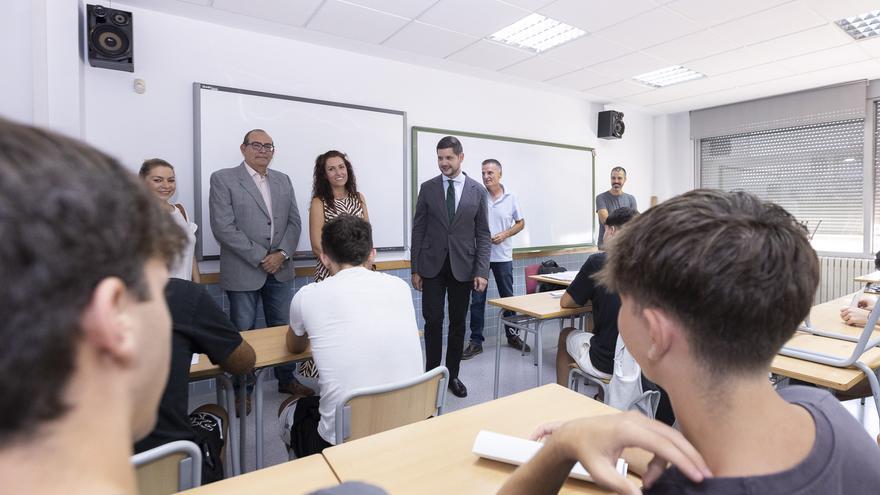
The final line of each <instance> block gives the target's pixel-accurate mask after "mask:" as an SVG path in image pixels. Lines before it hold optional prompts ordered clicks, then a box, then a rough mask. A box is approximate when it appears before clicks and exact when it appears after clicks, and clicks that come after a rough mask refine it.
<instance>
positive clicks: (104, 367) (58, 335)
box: [0, 119, 186, 495]
mask: <svg viewBox="0 0 880 495" xmlns="http://www.w3.org/2000/svg"><path fill="white" fill-rule="evenodd" d="M0 239H3V241H2V242H0V281H2V283H0V301H2V304H3V311H2V318H0V342H2V345H0V479H2V480H3V481H2V483H3V488H2V489H0V491H2V492H3V493H22V494H25V493H27V494H31V493H34V494H36V493H39V494H58V493H70V494H86V493H87V494H95V495H102V494H108V495H109V494H114V495H118V494H134V493H135V492H136V491H137V486H136V482H135V474H134V469H133V468H132V465H131V463H130V460H129V458H130V456H131V452H132V448H131V446H132V443H133V442H134V441H135V440H138V439H140V438H142V437H143V436H144V435H146V434H147V433H148V432H149V431H150V430H151V429H152V428H153V425H154V424H155V422H156V406H157V405H158V404H159V397H161V395H162V387H163V386H164V385H165V378H166V376H167V373H168V355H169V351H170V349H171V320H170V318H169V317H168V309H167V307H166V306H165V298H164V297H163V293H162V292H163V289H164V287H165V283H166V282H167V280H168V266H169V265H171V264H173V263H174V261H175V259H176V258H177V256H179V253H181V252H182V251H183V249H184V247H185V246H186V236H185V234H184V232H183V230H182V229H181V228H180V227H178V226H177V225H176V224H175V223H174V219H172V218H171V215H168V213H167V212H165V211H163V210H162V209H161V208H160V206H159V205H158V204H157V202H156V201H155V199H154V198H153V197H151V196H150V194H149V192H148V191H147V189H146V188H145V187H144V186H143V184H141V183H140V182H139V181H138V179H137V178H135V176H134V175H133V174H131V173H129V172H127V171H126V170H125V169H124V168H123V167H122V165H120V164H119V163H118V162H117V161H116V160H115V159H113V158H110V157H109V156H107V155H105V154H104V153H101V152H99V151H97V150H95V149H94V148H92V147H90V146H88V145H86V144H83V143H80V142H77V141H74V140H72V139H69V138H66V137H62V136H60V135H58V134H54V133H52V132H48V131H44V130H39V129H36V128H33V127H27V126H23V125H19V124H14V123H12V122H9V121H6V120H3V119H0Z"/></svg>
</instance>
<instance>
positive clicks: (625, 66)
mask: <svg viewBox="0 0 880 495" xmlns="http://www.w3.org/2000/svg"><path fill="white" fill-rule="evenodd" d="M670 65H672V64H670V63H669V61H668V60H663V59H660V58H657V57H652V56H651V55H648V54H645V53H642V52H636V53H630V54H629V55H624V56H622V57H617V58H615V59H611V60H608V61H606V62H602V63H600V64H596V65H591V66H590V69H592V70H594V71H596V72H601V73H603V74H608V75H609V76H614V77H616V78H617V79H630V78H632V77H633V76H637V75H639V74H644V73H646V72H652V71H655V70H657V69H662V68H664V67H668V66H670Z"/></svg>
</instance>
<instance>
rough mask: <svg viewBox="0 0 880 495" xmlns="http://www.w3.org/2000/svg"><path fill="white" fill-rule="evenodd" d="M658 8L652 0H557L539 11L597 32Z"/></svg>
mask: <svg viewBox="0 0 880 495" xmlns="http://www.w3.org/2000/svg"><path fill="white" fill-rule="evenodd" d="M655 8H657V5H656V4H654V3H653V2H651V1H650V0H626V1H623V2H615V3H614V6H613V7H609V4H608V2H607V1H605V0H557V1H555V2H553V3H551V4H550V5H548V6H546V7H544V8H542V9H540V10H539V11H538V12H539V13H540V14H543V15H545V16H547V17H552V18H554V19H556V20H558V21H562V22H564V23H566V24H571V25H572V26H577V27H579V28H581V29H585V30H587V31H588V32H595V31H598V30H600V29H602V28H606V27H608V26H611V25H613V24H617V23H618V22H621V21H623V20H625V19H628V18H630V17H633V16H636V15H639V14H641V13H642V12H647V11H649V10H651V9H655Z"/></svg>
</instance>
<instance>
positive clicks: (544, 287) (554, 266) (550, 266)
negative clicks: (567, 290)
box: [538, 260, 568, 292]
mask: <svg viewBox="0 0 880 495" xmlns="http://www.w3.org/2000/svg"><path fill="white" fill-rule="evenodd" d="M565 271H568V270H566V269H565V268H564V267H561V266H559V264H558V263H556V261H555V260H545V261H542V262H541V266H540V267H538V275H547V274H550V273H561V272H565ZM554 290H559V286H558V285H554V284H545V283H544V282H541V283H540V284H538V292H550V291H554Z"/></svg>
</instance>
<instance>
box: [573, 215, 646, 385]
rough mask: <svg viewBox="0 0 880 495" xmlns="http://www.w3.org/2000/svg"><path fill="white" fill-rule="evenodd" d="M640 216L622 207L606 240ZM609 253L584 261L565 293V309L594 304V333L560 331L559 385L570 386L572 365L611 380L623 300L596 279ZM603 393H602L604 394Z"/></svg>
mask: <svg viewBox="0 0 880 495" xmlns="http://www.w3.org/2000/svg"><path fill="white" fill-rule="evenodd" d="M636 215H638V212H637V211H635V210H633V209H632V208H627V207H623V208H618V209H616V210H614V211H613V212H612V213H611V214H610V215H608V218H607V219H606V220H605V240H606V242H608V241H610V240H611V239H613V238H614V236H615V235H617V233H618V232H620V230H621V228H622V227H623V224H625V223H626V222H629V221H630V219H632V218H633V217H635V216H636ZM607 258H608V254H607V253H605V252H598V253H596V254H594V255H592V256H590V257H589V258H587V261H586V262H584V264H583V266H581V269H580V271H579V272H578V274H577V276H576V277H575V278H574V280H573V281H572V282H571V285H569V286H568V288H567V289H566V290H565V293H564V294H563V295H562V298H561V299H560V300H559V305H560V306H561V307H563V308H579V307H581V306H583V305H585V304H587V303H588V302H592V304H593V331H592V332H587V331H584V330H577V329H575V328H566V329H563V330H562V331H561V332H559V344H558V346H557V350H556V383H558V384H560V385H562V386H563V387H565V386H568V372H569V365H570V364H571V363H577V365H578V366H579V367H580V368H581V369H582V370H584V371H586V372H587V373H589V374H591V375H593V376H596V377H599V378H608V379H610V378H611V374H612V372H613V371H614V346H615V345H616V344H617V312H618V311H619V310H620V297H618V296H617V294H615V293H614V292H609V291H608V290H607V289H606V288H605V287H603V286H602V285H600V284H597V283H596V281H595V280H593V275H595V274H597V273H599V270H601V269H602V266H604V265H605V260H606V259H607ZM600 392H601V391H600Z"/></svg>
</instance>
